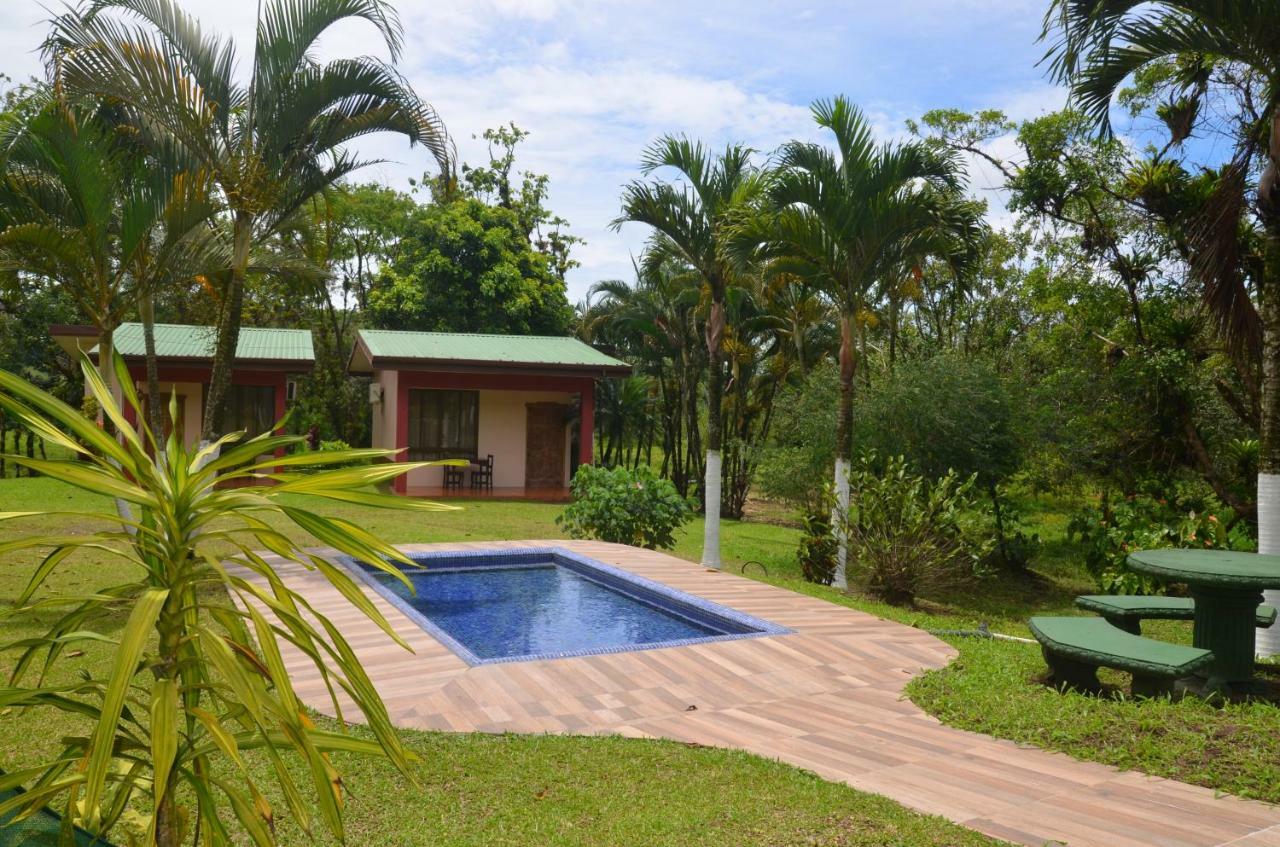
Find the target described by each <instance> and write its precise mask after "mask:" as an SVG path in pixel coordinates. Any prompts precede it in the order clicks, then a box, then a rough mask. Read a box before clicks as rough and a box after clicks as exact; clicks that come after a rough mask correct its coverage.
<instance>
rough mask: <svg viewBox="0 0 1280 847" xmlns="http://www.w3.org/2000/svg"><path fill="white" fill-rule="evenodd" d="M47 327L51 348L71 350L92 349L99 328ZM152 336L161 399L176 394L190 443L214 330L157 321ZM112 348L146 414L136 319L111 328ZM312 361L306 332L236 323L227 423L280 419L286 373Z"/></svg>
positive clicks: (247, 426)
mask: <svg viewBox="0 0 1280 847" xmlns="http://www.w3.org/2000/svg"><path fill="white" fill-rule="evenodd" d="M49 333H50V334H51V335H52V336H53V337H54V340H55V341H56V342H57V344H58V346H60V347H62V348H63V349H64V350H66V351H67V352H68V353H70V354H73V355H74V354H75V353H76V351H77V350H78V349H81V350H87V351H89V352H90V353H93V352H94V351H96V348H97V340H98V331H97V329H95V328H94V327H91V326H80V325H72V326H66V325H55V326H51V327H50V328H49ZM155 336H156V359H157V363H158V365H159V372H160V391H161V393H162V398H161V400H162V402H164V403H165V404H168V402H169V397H170V395H171V393H173V392H176V393H177V395H178V421H177V423H178V427H179V429H180V430H181V432H182V437H183V440H184V441H185V442H186V443H187V444H188V445H190V444H194V443H195V442H197V441H199V439H200V424H201V422H202V421H203V419H204V397H205V393H206V392H207V390H208V385H209V374H210V372H211V371H212V369H213V348H214V331H213V329H212V328H211V327H207V326H190V325H186V324H156V327H155ZM115 347H116V350H117V351H118V352H119V353H120V355H121V356H122V357H123V358H124V360H125V364H127V365H128V367H129V373H130V374H131V375H132V376H133V378H134V380H135V381H136V386H137V391H138V395H139V397H140V398H141V399H142V402H143V406H144V412H145V411H146V410H147V409H148V408H149V406H148V405H147V404H149V403H150V399H149V398H148V397H147V396H146V394H147V371H146V364H145V358H144V356H145V349H146V348H145V345H144V343H143V337H142V324H139V323H126V324H121V325H120V328H119V329H117V330H116V332H115ZM314 363H315V353H314V351H313V349H312V346H311V332H310V330H305V329H260V328H257V327H243V328H241V330H240V339H239V343H237V344H236V360H235V366H234V368H233V369H232V373H231V394H230V396H229V397H228V404H229V406H228V410H227V413H228V420H229V421H230V428H231V429H232V430H239V429H243V430H247V431H248V432H249V433H251V434H254V435H256V434H258V433H262V432H265V431H267V430H268V429H270V428H271V426H272V425H273V424H275V423H276V422H277V421H279V420H280V419H281V418H282V417H284V412H285V403H286V401H287V400H288V399H289V397H290V395H291V389H292V386H293V378H294V377H295V376H297V375H299V374H304V373H309V372H310V371H311V368H312V366H313V365H314ZM117 390H118V389H117ZM116 399H117V400H119V397H118V396H117V398H116ZM148 414H149V412H148ZM126 416H127V417H130V418H132V417H133V415H132V410H126ZM165 419H166V424H165V435H168V433H169V431H170V429H171V424H170V423H169V422H168V415H167V414H166V415H165Z"/></svg>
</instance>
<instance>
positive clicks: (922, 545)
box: [847, 456, 993, 604]
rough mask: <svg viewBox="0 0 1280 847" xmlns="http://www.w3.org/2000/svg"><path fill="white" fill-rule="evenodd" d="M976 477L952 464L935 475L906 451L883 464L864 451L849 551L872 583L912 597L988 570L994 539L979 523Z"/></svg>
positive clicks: (887, 593)
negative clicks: (914, 465) (923, 472)
mask: <svg viewBox="0 0 1280 847" xmlns="http://www.w3.org/2000/svg"><path fill="white" fill-rule="evenodd" d="M976 482H977V480H976V477H975V476H970V477H967V478H963V479H962V478H961V477H960V476H958V475H957V474H956V473H954V472H952V471H948V472H947V473H946V474H944V475H943V476H942V478H941V479H938V480H936V481H934V482H930V481H929V480H927V479H926V478H925V477H923V476H920V475H917V474H915V473H912V472H910V471H908V470H907V463H906V460H905V459H903V458H902V457H901V456H898V457H894V458H891V459H889V460H888V461H886V462H885V463H884V468H883V470H881V471H879V472H877V470H876V469H875V466H874V464H873V461H872V460H869V459H864V460H863V462H862V464H861V465H860V466H859V467H858V468H857V469H856V470H854V471H853V473H851V474H850V488H851V491H852V492H853V498H852V502H851V504H850V508H849V518H848V525H847V532H848V537H849V559H850V563H851V565H852V566H853V569H854V571H855V572H856V573H857V574H858V576H859V577H860V578H861V580H862V581H863V583H864V584H865V588H866V589H867V590H868V591H870V592H871V593H873V594H876V595H878V596H880V597H882V598H883V599H885V600H886V601H888V602H890V603H898V604H909V603H912V602H914V601H915V598H916V597H917V596H918V595H919V594H920V593H921V592H923V591H931V590H932V591H936V590H938V589H943V588H947V587H950V586H955V585H958V584H963V583H965V582H969V581H972V580H974V579H976V578H978V577H980V576H983V575H985V573H986V568H985V564H984V563H985V562H986V560H987V557H988V556H989V555H990V554H991V550H992V547H993V541H992V539H991V538H990V536H989V535H987V534H985V533H983V532H982V531H981V528H980V526H979V524H980V523H981V517H980V514H979V510H978V509H977V503H976V497H975V495H974V488H975V485H976Z"/></svg>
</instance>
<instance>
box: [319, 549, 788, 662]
mask: <svg viewBox="0 0 1280 847" xmlns="http://www.w3.org/2000/svg"><path fill="white" fill-rule="evenodd" d="M336 558H337V561H338V562H339V563H340V564H341V565H343V566H344V567H345V568H346V569H347V571H348V572H349V573H351V574H352V575H354V576H355V577H356V578H357V579H359V580H360V581H361V582H362V583H364V585H365V586H366V587H368V588H370V589H372V590H373V591H375V592H376V593H377V594H379V595H380V596H381V597H382V599H384V600H386V601H387V602H388V603H390V604H391V605H392V606H395V607H396V609H397V610H398V611H399V612H400V614H402V615H404V616H405V617H406V618H408V619H409V620H411V621H413V622H414V623H415V624H417V625H418V626H420V627H421V628H423V629H425V630H426V631H427V632H428V633H429V634H430V635H431V636H432V637H433V638H435V639H436V640H437V641H439V642H440V643H441V644H443V645H445V646H446V647H448V648H449V649H450V650H452V651H453V652H454V653H456V654H457V655H458V656H459V658H461V659H462V660H463V661H464V662H466V663H467V664H468V665H471V666H473V667H474V666H476V665H496V664H502V663H505V662H541V661H550V660H552V659H572V658H575V657H578V656H596V655H602V654H605V653H626V652H630V651H633V650H664V649H667V648H670V647H687V646H690V645H693V644H706V643H709V642H712V641H734V640H737V639H739V638H761V637H764V636H766V635H787V634H789V633H790V632H791V630H789V629H787V628H786V627H785V626H779V625H777V624H775V623H772V622H771V621H766V620H762V619H760V618H757V617H754V616H752V615H747V614H743V613H742V612H739V611H738V610H737V609H730V608H729V607H727V606H722V605H720V604H719V603H713V602H711V601H709V600H704V599H702V598H701V597H695V596H694V595H692V594H688V593H686V592H684V591H679V590H677V589H674V588H672V587H671V586H669V585H666V584H665V583H661V582H657V581H655V580H652V579H646V578H645V577H642V576H640V575H638V574H635V573H632V572H631V571H628V570H626V569H624V568H616V567H613V566H612V565H607V564H605V563H604V562H600V561H597V560H595V559H592V558H590V557H588V556H584V555H582V554H581V553H575V552H574V551H572V550H569V549H567V548H565V547H563V546H555V547H550V546H545V545H540V546H527V547H509V548H502V549H490V550H429V551H417V552H414V553H411V554H410V556H409V558H411V559H413V560H414V561H419V560H422V561H425V562H429V564H424V565H423V567H424V568H427V569H428V570H433V571H435V572H436V573H441V572H445V573H447V572H452V571H457V570H480V569H486V570H488V569H495V570H497V569H512V568H527V567H535V566H541V565H543V564H544V560H549V561H545V564H546V565H550V566H557V567H564V568H567V569H568V570H570V571H572V572H574V573H576V574H578V575H579V576H582V577H584V578H585V579H589V580H591V581H593V582H596V583H598V584H600V585H603V586H604V587H606V588H608V589H611V590H613V591H616V592H618V593H620V594H622V595H624V596H627V597H630V598H632V599H634V600H637V601H638V602H640V603H643V604H645V605H650V606H654V607H656V608H657V609H659V610H661V611H663V612H667V613H670V614H674V615H676V616H678V617H681V618H684V619H685V620H689V621H691V622H693V623H697V624H701V625H704V626H711V627H716V628H719V629H725V630H727V629H729V628H732V627H740V628H742V629H744V630H747V631H746V632H728V631H726V632H722V633H720V634H718V635H703V636H699V637H696V638H681V639H674V640H670V641H654V642H650V643H647V644H620V645H614V646H609V647H589V648H584V649H581V650H561V651H557V652H552V653H529V654H523V655H512V656H497V657H494V658H488V659H486V658H482V657H481V656H478V655H476V654H475V653H474V652H473V651H472V650H471V648H469V647H468V646H467V645H466V644H464V643H463V642H462V641H460V640H458V639H457V638H454V637H453V636H452V635H451V634H450V633H449V632H447V631H446V630H445V629H444V628H442V627H441V626H440V625H439V624H437V623H436V622H435V621H433V620H431V618H429V617H428V616H426V615H424V614H422V613H421V612H419V611H418V610H417V609H415V608H413V606H412V605H411V604H410V603H409V602H408V601H407V600H406V599H405V598H403V597H400V596H399V595H397V594H396V593H395V592H393V591H392V590H391V589H390V588H389V587H387V586H385V585H383V584H382V583H380V582H379V581H378V580H377V578H376V576H375V575H374V572H373V571H372V570H371V569H369V568H366V567H365V566H364V565H363V564H362V563H360V562H358V561H356V560H355V559H353V558H351V557H350V556H338V557H336ZM476 559H481V560H484V559H488V560H490V561H488V562H483V563H479V564H477V563H475V560H476ZM458 561H468V562H471V563H472V564H469V565H466V566H460V565H458V564H455V562H458ZM433 566H434V567H433ZM400 570H401V571H402V572H404V573H411V572H410V571H407V570H406V569H405V568H403V567H401V568H400Z"/></svg>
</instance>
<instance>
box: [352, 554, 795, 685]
mask: <svg viewBox="0 0 1280 847" xmlns="http://www.w3.org/2000/svg"><path fill="white" fill-rule="evenodd" d="M413 558H414V559H415V561H418V562H420V563H421V564H423V565H425V567H426V569H425V570H417V569H410V568H404V569H403V572H404V574H405V575H406V576H407V577H408V578H409V581H410V582H411V583H412V585H413V587H414V591H412V592H411V591H410V590H409V589H408V588H407V587H406V586H405V585H404V584H403V583H402V582H400V581H399V580H398V579H396V578H395V577H394V576H392V575H390V574H386V573H383V572H381V571H379V570H377V569H376V568H370V567H368V566H367V565H363V566H360V567H359V568H358V569H357V573H358V574H360V575H361V576H363V577H364V579H365V580H366V581H367V582H369V583H370V584H371V585H372V586H373V587H374V588H376V589H377V590H378V591H379V593H381V594H382V595H383V596H384V597H386V598H387V599H388V600H391V601H392V602H393V603H394V604H395V605H397V606H398V607H399V608H400V609H401V610H402V611H404V612H405V613H406V614H407V615H408V616H409V617H410V618H412V619H413V620H415V621H416V622H418V623H419V625H421V626H422V627H423V628H424V629H426V630H427V631H428V632H430V633H432V634H433V635H435V636H436V637H437V638H438V639H439V640H441V641H443V642H444V643H445V644H446V645H447V646H449V647H450V648H451V649H453V650H454V652H456V653H458V654H459V655H461V656H462V658H463V659H465V660H467V661H468V662H470V663H472V664H485V663H489V662H500V661H519V660H528V659H539V658H556V657H565V656H580V655H587V654H592V653H607V652H617V651H620V650H634V649H649V648H653V647H659V646H677V645H684V644H692V643H698V642H700V641H710V640H724V639H728V638H742V637H750V636H753V635H766V634H777V633H780V632H786V631H787V630H786V629H785V628H782V627H778V626H776V625H774V624H770V623H768V622H766V621H761V620H758V619H756V618H752V617H750V616H747V615H743V614H741V613H739V612H736V611H734V610H732V609H728V608H726V607H724V606H719V605H717V604H714V603H709V602H707V601H705V600H701V599H699V598H696V597H692V596H691V595H688V594H684V593H682V592H679V591H676V590H674V589H671V588H670V587H668V586H665V585H662V584H660V583H655V582H651V581H649V580H645V579H642V578H640V577H637V576H635V575H634V574H630V573H628V572H626V571H622V570H619V569H617V568H613V567H610V566H608V565H605V564H603V563H601V562H597V561H595V560H593V559H588V558H586V557H583V556H579V555H577V554H573V553H570V552H568V551H564V550H558V549H556V550H545V551H515V552H511V551H502V552H495V553H487V554H476V553H474V552H468V553H464V554H456V553H452V554H451V553H435V554H427V555H422V556H418V555H415V556H414V557H413Z"/></svg>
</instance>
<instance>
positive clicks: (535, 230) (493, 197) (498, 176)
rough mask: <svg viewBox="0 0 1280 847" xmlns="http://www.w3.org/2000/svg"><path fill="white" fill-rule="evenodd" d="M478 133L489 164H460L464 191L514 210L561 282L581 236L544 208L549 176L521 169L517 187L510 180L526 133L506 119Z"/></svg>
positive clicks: (571, 265)
mask: <svg viewBox="0 0 1280 847" xmlns="http://www.w3.org/2000/svg"><path fill="white" fill-rule="evenodd" d="M482 137H483V138H484V140H485V141H486V142H488V144H489V164H488V165H487V166H482V167H478V168H476V167H471V166H469V165H463V166H462V179H463V182H464V183H466V185H467V189H468V191H469V192H470V193H472V194H474V195H475V196H477V197H479V198H480V199H482V200H484V201H485V202H486V203H492V204H494V205H497V206H501V207H502V208H504V209H510V210H511V211H512V212H515V214H516V219H517V220H518V221H519V222H520V228H521V229H523V230H524V234H525V238H527V239H528V240H529V244H530V245H531V246H532V247H533V248H534V249H535V250H537V251H538V252H539V253H542V254H543V255H545V256H546V257H547V261H548V264H549V266H550V268H551V271H552V273H554V274H555V275H556V276H557V277H559V278H560V282H561V283H564V282H565V281H566V275H567V274H568V273H569V271H571V270H573V269H574V268H576V267H578V264H579V263H578V261H577V260H576V259H573V258H571V256H570V253H571V252H572V250H573V247H574V245H577V244H581V243H582V239H581V238H578V237H577V236H576V235H571V234H569V233H568V232H566V231H565V227H567V226H568V225H569V222H568V221H567V220H565V219H564V218H562V217H560V216H559V215H557V214H555V213H553V212H552V211H551V210H550V209H548V208H547V202H546V201H547V196H548V194H549V193H550V186H551V179H550V177H548V176H547V175H546V174H538V173H534V172H533V171H522V172H521V173H520V174H519V177H520V185H519V187H517V186H516V185H515V184H514V180H513V176H514V175H513V174H512V170H513V169H514V167H515V162H516V147H517V146H518V145H519V144H520V142H522V141H524V140H525V139H526V138H528V137H529V133H528V132H526V131H525V130H523V129H521V128H520V127H518V126H516V125H515V124H514V123H510V124H507V125H506V126H500V127H497V128H496V129H486V130H485V131H484V134H483V136H482Z"/></svg>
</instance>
